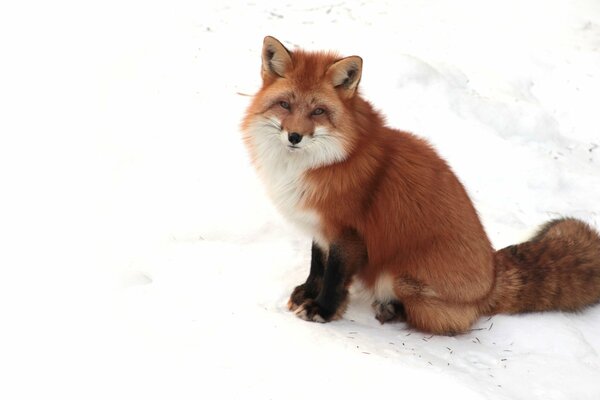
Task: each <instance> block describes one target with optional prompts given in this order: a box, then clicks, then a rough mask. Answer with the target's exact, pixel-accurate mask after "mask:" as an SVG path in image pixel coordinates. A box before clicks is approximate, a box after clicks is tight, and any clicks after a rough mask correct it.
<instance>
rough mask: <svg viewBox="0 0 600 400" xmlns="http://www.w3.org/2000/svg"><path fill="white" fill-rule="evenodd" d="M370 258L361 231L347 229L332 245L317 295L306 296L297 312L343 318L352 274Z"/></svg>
mask: <svg viewBox="0 0 600 400" xmlns="http://www.w3.org/2000/svg"><path fill="white" fill-rule="evenodd" d="M367 260H368V255H367V249H366V246H365V244H364V241H363V240H362V238H361V237H360V235H359V234H358V233H357V232H355V231H353V230H348V231H346V232H344V233H343V234H342V235H341V236H340V237H339V238H338V239H337V240H336V241H335V242H333V243H332V244H331V245H330V247H329V252H328V254H327V257H326V261H325V271H324V273H323V274H322V276H323V278H322V282H321V284H320V286H321V288H320V290H319V292H318V294H317V296H316V297H306V300H305V301H304V302H303V303H301V305H300V306H299V307H297V308H296V310H295V313H296V315H297V316H298V317H300V318H302V319H305V320H307V321H316V322H328V321H331V320H334V319H340V318H341V317H342V315H343V314H344V312H345V311H346V305H347V303H348V287H349V286H350V283H351V282H352V277H353V276H354V274H355V273H356V272H357V271H358V270H359V269H360V268H362V267H364V265H365V264H366V263H367ZM311 272H312V268H311Z"/></svg>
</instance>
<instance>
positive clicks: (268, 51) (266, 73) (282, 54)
mask: <svg viewBox="0 0 600 400" xmlns="http://www.w3.org/2000/svg"><path fill="white" fill-rule="evenodd" d="M290 54H291V53H290V51H289V50H288V49H286V48H285V46H284V45H282V44H281V42H280V41H279V40H277V39H275V38H274V37H272V36H267V37H265V40H264V41H263V49H262V78H263V80H267V79H269V78H274V77H278V76H280V77H284V76H285V72H286V71H287V70H288V69H289V68H290V67H291V66H292V57H291V56H290Z"/></svg>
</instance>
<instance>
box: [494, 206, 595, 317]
mask: <svg viewBox="0 0 600 400" xmlns="http://www.w3.org/2000/svg"><path fill="white" fill-rule="evenodd" d="M494 261H495V266H496V286H495V289H494V292H493V294H492V296H491V297H492V314H499V313H521V312H529V311H548V310H563V311H577V310H580V309H582V308H584V307H586V306H589V305H592V304H595V303H598V302H599V301H600V235H599V234H598V232H596V231H595V230H593V229H592V228H591V227H590V226H589V225H587V224H586V223H584V222H582V221H579V220H576V219H572V218H564V219H556V220H553V221H550V222H548V223H547V224H545V225H544V226H542V228H541V229H540V230H539V232H538V233H537V235H535V236H534V237H533V238H532V239H531V240H529V241H527V242H524V243H521V244H517V245H513V246H509V247H506V248H504V249H501V250H498V251H497V252H496V253H495V255H494Z"/></svg>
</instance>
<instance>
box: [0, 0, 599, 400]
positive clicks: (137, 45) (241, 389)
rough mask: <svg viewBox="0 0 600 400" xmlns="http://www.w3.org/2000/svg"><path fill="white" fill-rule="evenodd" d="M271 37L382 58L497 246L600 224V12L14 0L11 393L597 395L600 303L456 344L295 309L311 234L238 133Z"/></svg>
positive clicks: (3, 267)
mask: <svg viewBox="0 0 600 400" xmlns="http://www.w3.org/2000/svg"><path fill="white" fill-rule="evenodd" d="M265 35H273V36H275V37H277V38H279V39H280V40H282V41H283V43H284V44H285V45H286V46H288V47H289V48H291V49H294V48H296V47H297V46H301V47H303V48H307V49H315V50H316V49H335V50H337V51H339V52H341V53H342V54H345V55H353V54H357V55H360V56H362V57H363V59H364V70H363V76H362V82H361V90H362V93H363V95H364V96H365V97H366V98H368V99H369V100H371V101H372V102H373V103H374V104H375V105H376V106H377V107H378V108H379V109H380V110H381V111H382V112H383V113H384V114H385V115H386V116H387V119H388V122H389V124H390V125H393V126H394V127H397V128H400V129H404V130H409V131H412V132H415V133H416V134H418V135H420V136H422V137H425V138H427V139H429V140H430V141H431V142H432V143H433V144H434V146H435V147H436V148H437V149H438V150H439V152H440V153H441V154H442V155H443V156H444V157H445V158H446V159H447V160H448V161H449V163H450V164H451V165H452V166H453V168H454V170H455V172H456V173H457V175H458V176H459V177H460V178H461V180H462V181H463V183H464V184H465V186H466V187H467V188H468V190H469V192H470V194H471V195H472V198H473V201H474V202H475V205H476V207H477V209H478V210H479V213H480V216H481V218H482V220H483V223H484V225H485V227H486V229H487V232H488V234H489V236H490V238H491V240H492V242H493V243H494V245H495V246H496V247H498V248H500V247H503V246H506V245H509V244H512V243H516V242H518V241H521V240H523V239H525V238H526V237H527V236H528V235H530V234H531V232H533V230H535V228H536V227H537V226H539V224H541V223H543V222H544V221H546V220H548V219H550V218H553V217H557V216H575V217H578V218H581V219H583V220H585V221H587V222H589V223H591V224H592V225H594V226H596V227H597V226H599V225H600V147H599V146H600V3H599V2H598V1H597V0H572V1H566V0H565V1H557V0H549V1H542V0H530V1H526V2H524V1H518V0H507V1H468V0H456V1H435V0H429V1H391V0H390V1H382V2H376V1H368V0H362V1H360V0H339V1H335V0H332V1H330V2H317V1H313V0H308V1H302V2H285V1H284V2H282V1H240V2H232V1H223V0H221V1H218V2H217V1H215V2H208V1H198V0H197V1H188V2H167V1H163V2H142V1H139V2H134V1H105V2H75V1H73V2H67V1H57V2H42V1H39V2H32V1H22V2H3V3H2V5H0V49H1V51H2V56H1V57H2V62H1V63H0V188H1V190H2V192H1V193H2V194H1V195H0V304H1V305H0V377H1V378H0V381H1V383H0V398H2V399H42V398H48V399H50V398H61V399H313V398H351V399H352V398H423V399H429V398H444V399H455V398H456V399H527V400H532V399H544V400H548V399H598V398H600V355H599V352H600V306H595V307H591V308H589V309H587V310H585V311H584V312H582V313H577V314H568V313H558V312H549V313H543V314H527V315H519V316H504V315H499V316H494V317H492V318H491V319H489V320H488V319H482V320H480V321H479V322H478V323H477V324H476V326H475V327H474V328H475V330H473V331H472V332H470V333H467V334H464V335H460V336H455V337H443V336H429V335H424V334H422V333H419V332H416V331H413V330H411V329H408V328H407V327H406V326H405V325H404V324H401V323H400V324H386V325H383V326H381V325H380V324H379V323H378V322H377V321H376V320H375V318H374V316H373V313H372V311H371V309H370V307H369V304H367V303H366V302H365V301H364V300H361V299H360V298H355V299H353V302H352V304H351V306H350V308H349V310H348V312H347V314H346V315H345V317H344V319H342V320H340V321H336V322H332V323H328V324H318V323H309V322H305V321H303V320H300V319H298V318H296V317H295V316H294V315H293V314H292V313H290V312H288V311H287V310H286V307H285V304H286V301H287V298H288V296H289V294H290V292H291V290H292V289H293V288H294V286H295V285H297V284H299V283H301V282H302V281H303V279H304V278H305V277H306V275H307V273H308V266H309V258H310V255H309V250H310V240H311V239H310V238H309V237H305V236H303V235H302V234H301V233H299V232H297V231H295V230H294V228H293V227H291V226H290V225H289V224H288V223H287V222H286V221H284V220H283V219H282V218H281V217H280V216H279V215H278V214H277V212H276V211H275V210H274V208H273V206H272V205H271V203H270V202H269V200H268V199H267V198H266V196H265V192H264V188H263V186H262V184H261V182H259V180H258V178H257V177H256V175H255V172H254V170H253V169H252V167H251V165H250V163H249V160H248V156H247V154H246V151H245V149H244V147H243V144H242V142H241V140H240V137H241V134H240V131H239V123H240V121H241V118H242V115H243V113H244V110H245V108H246V106H247V105H248V103H249V97H248V96H247V95H248V94H252V93H254V92H255V91H256V90H257V88H258V87H259V85H260V76H259V71H260V51H261V46H262V39H263V37H264V36H265Z"/></svg>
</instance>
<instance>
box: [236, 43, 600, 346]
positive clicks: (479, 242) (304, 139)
mask: <svg viewBox="0 0 600 400" xmlns="http://www.w3.org/2000/svg"><path fill="white" fill-rule="evenodd" d="M261 60H262V62H261V78H262V86H261V87H260V89H259V90H258V92H257V93H256V94H255V95H254V96H253V97H252V99H251V100H250V104H249V106H248V108H247V110H246V113H245V115H244V117H243V120H242V123H241V132H242V139H243V142H244V144H245V147H246V148H247V151H248V154H249V158H250V161H251V163H252V164H253V166H254V167H255V170H256V172H257V175H258V177H259V178H260V180H262V182H263V183H264V185H265V188H266V192H267V194H268V196H269V197H270V199H271V200H272V201H273V203H274V205H275V207H276V208H277V209H278V211H279V212H280V213H281V214H282V215H283V216H284V217H285V218H286V219H287V220H289V221H290V222H291V223H292V224H294V225H295V226H296V227H297V228H298V229H299V231H301V232H304V234H306V235H309V236H310V237H312V246H311V261H310V269H309V274H308V277H307V278H306V281H305V282H304V283H302V284H300V285H298V286H296V287H295V288H294V289H293V291H292V293H291V295H290V298H289V300H288V303H287V306H288V308H289V310H290V311H292V312H294V313H295V315H296V316H298V317H299V318H301V319H303V320H306V321H313V322H320V323H324V322H329V321H333V320H338V319H340V318H342V317H343V315H344V312H345V311H346V308H347V305H348V301H349V290H350V287H351V285H354V284H356V285H360V286H362V287H363V288H364V289H366V290H367V292H368V293H369V294H370V299H371V302H372V307H373V310H374V314H375V318H376V319H377V320H378V321H379V322H380V323H382V324H383V323H388V322H396V321H402V322H405V323H406V324H407V326H408V327H410V328H413V329H416V330H418V331H422V332H427V333H431V334H439V335H456V334H460V333H464V332H466V331H468V330H469V329H470V328H471V327H472V326H473V324H474V323H475V322H476V321H477V320H478V319H479V318H481V317H483V316H491V315H495V314H515V313H525V312H541V311H550V310H555V311H579V310H582V309H584V308H586V307H589V306H592V305H594V304H596V303H598V302H599V300H600V235H599V234H598V232H597V231H596V230H595V229H594V228H592V227H591V226H590V225H589V224H587V223H586V222H584V221H582V220H578V219H574V218H569V217H563V218H558V219H554V220H551V221H549V222H547V223H546V224H544V225H543V226H542V227H541V228H539V230H538V231H537V233H536V234H535V235H534V236H533V237H532V238H531V239H530V240H528V241H526V242H523V243H520V244H516V245H512V246H508V247H506V248H503V249H500V250H494V248H493V247H492V244H491V242H490V239H489V238H488V236H487V234H486V232H485V231H484V228H483V225H482V223H481V221H480V219H479V216H478V214H477V211H476V210H475V207H474V205H473V202H472V201H471V199H470V197H469V196H468V194H467V191H466V189H465V188H464V186H463V184H462V183H461V182H460V181H459V179H458V177H457V176H456V175H455V174H454V172H453V171H452V169H451V168H450V166H449V165H448V163H447V162H446V161H445V160H444V159H443V158H442V157H441V156H440V155H439V154H438V153H437V152H436V151H435V150H434V148H433V147H432V145H430V144H429V143H428V142H427V141H426V140H425V139H423V138H420V137H418V136H416V135H415V134H413V133H409V132H405V131H402V130H398V129H394V128H391V127H389V126H387V125H386V122H385V118H384V116H383V115H382V114H381V113H380V112H379V111H377V110H376V109H375V108H374V106H373V105H372V104H371V103H370V102H369V101H367V100H365V99H364V98H363V97H362V94H361V93H360V92H359V90H358V85H359V83H360V81H361V76H362V66H363V60H362V58H361V57H359V56H349V57H342V56H341V55H340V54H338V53H336V52H333V51H306V50H303V49H294V50H293V51H290V50H289V49H287V48H286V47H285V46H284V45H283V44H282V43H281V42H280V41H279V40H277V39H275V38H274V37H271V36H267V37H265V38H264V41H263V47H262V53H261Z"/></svg>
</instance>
